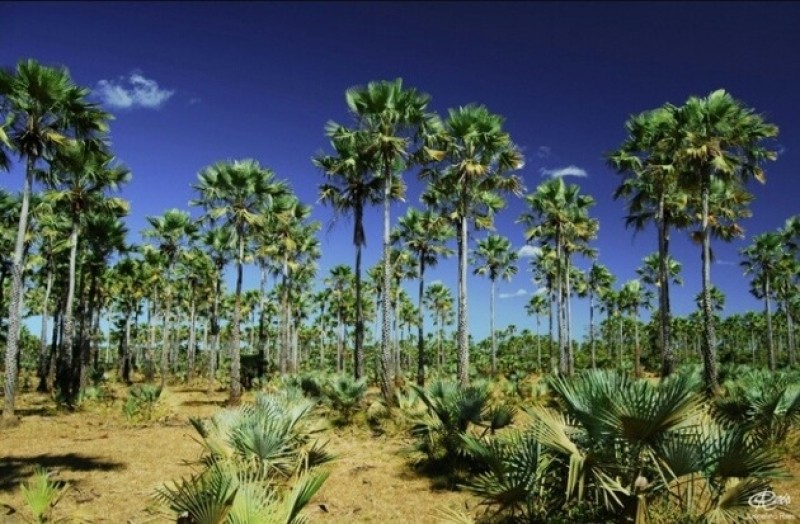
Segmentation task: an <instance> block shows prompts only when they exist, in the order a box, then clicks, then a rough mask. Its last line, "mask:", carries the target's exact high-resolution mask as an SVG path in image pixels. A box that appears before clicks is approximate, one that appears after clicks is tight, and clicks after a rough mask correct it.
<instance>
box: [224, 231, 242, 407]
mask: <svg viewBox="0 0 800 524" xmlns="http://www.w3.org/2000/svg"><path fill="white" fill-rule="evenodd" d="M238 233H239V234H238V237H239V256H238V257H237V259H236V296H235V299H234V302H233V325H232V326H231V387H230V398H229V399H228V404H230V405H234V406H235V405H238V404H239V403H240V402H241V399H242V363H241V361H240V360H239V321H240V320H241V318H242V264H243V263H244V235H243V232H242V231H239V232H238Z"/></svg>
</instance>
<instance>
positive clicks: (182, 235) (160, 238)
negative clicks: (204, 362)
mask: <svg viewBox="0 0 800 524" xmlns="http://www.w3.org/2000/svg"><path fill="white" fill-rule="evenodd" d="M147 221H148V222H149V223H150V228H148V229H146V230H145V231H144V233H143V235H144V237H145V238H154V239H155V240H156V241H157V242H158V250H159V252H160V253H161V254H162V256H163V260H164V306H163V313H164V316H163V328H162V346H161V385H162V387H163V385H164V384H166V381H167V372H168V370H169V351H170V338H169V336H170V328H171V325H172V298H173V283H172V272H173V269H174V268H175V262H176V261H177V260H178V258H179V257H180V256H181V253H183V251H184V250H185V249H186V248H187V247H188V245H189V243H190V242H191V240H192V238H193V236H194V235H195V233H196V231H197V224H196V223H195V222H194V221H192V219H191V217H189V214H188V213H186V212H185V211H182V210H180V209H169V210H167V211H165V212H164V214H163V215H161V216H150V217H147Z"/></svg>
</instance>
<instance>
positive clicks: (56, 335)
mask: <svg viewBox="0 0 800 524" xmlns="http://www.w3.org/2000/svg"><path fill="white" fill-rule="evenodd" d="M65 299H66V297H64V298H62V299H61V302H60V303H59V306H58V308H56V310H55V311H54V312H53V332H52V333H51V337H52V340H50V358H49V359H48V360H49V364H48V368H47V391H53V390H55V387H56V377H57V373H58V348H59V347H60V346H61V341H60V340H59V339H60V337H61V336H62V335H63V327H64V314H63V311H64V305H63V304H64V300H65Z"/></svg>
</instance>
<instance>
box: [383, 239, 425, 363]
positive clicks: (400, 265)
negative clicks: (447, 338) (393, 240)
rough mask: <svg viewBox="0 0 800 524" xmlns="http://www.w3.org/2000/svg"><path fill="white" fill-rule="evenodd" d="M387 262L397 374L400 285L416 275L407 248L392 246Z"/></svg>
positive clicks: (402, 292)
mask: <svg viewBox="0 0 800 524" xmlns="http://www.w3.org/2000/svg"><path fill="white" fill-rule="evenodd" d="M389 262H390V267H391V268H392V281H391V284H392V287H391V288H390V291H391V294H392V297H393V298H392V307H391V311H392V331H393V336H392V341H393V349H394V370H395V374H396V375H397V376H399V375H400V374H401V372H402V369H401V364H402V361H401V358H400V303H401V302H400V301H401V295H402V294H404V293H405V291H403V289H402V288H401V287H400V285H401V284H402V283H403V281H404V280H409V279H412V278H414V277H417V276H418V275H417V265H416V263H415V260H414V255H413V254H412V253H411V251H409V250H407V249H397V248H392V250H391V251H389ZM387 296H388V294H387Z"/></svg>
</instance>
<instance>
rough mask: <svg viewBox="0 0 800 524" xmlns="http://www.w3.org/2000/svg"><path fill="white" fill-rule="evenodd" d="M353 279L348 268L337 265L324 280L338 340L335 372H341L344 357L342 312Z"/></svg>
mask: <svg viewBox="0 0 800 524" xmlns="http://www.w3.org/2000/svg"><path fill="white" fill-rule="evenodd" d="M352 278H353V273H352V270H351V269H350V266H346V265H343V264H339V265H338V266H334V267H332V268H331V269H330V276H329V277H328V278H327V279H325V285H326V286H327V288H328V289H330V290H331V300H332V302H333V306H334V308H335V310H336V320H337V324H338V328H339V329H338V333H339V335H338V338H337V343H336V372H337V373H340V372H341V371H342V366H343V362H342V358H343V355H344V312H345V309H346V303H347V297H348V293H349V287H350V281H351V280H352Z"/></svg>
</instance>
